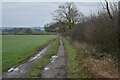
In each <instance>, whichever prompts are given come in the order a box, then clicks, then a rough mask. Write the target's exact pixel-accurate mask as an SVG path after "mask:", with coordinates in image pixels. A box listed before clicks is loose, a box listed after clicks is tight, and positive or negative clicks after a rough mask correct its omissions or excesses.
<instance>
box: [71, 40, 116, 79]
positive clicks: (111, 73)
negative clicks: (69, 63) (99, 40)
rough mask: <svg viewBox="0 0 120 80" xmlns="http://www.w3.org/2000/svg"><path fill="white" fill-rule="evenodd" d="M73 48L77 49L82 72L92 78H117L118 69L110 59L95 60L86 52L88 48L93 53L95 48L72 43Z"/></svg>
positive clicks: (84, 44)
mask: <svg viewBox="0 0 120 80" xmlns="http://www.w3.org/2000/svg"><path fill="white" fill-rule="evenodd" d="M73 46H74V47H75V48H76V49H78V59H80V60H79V63H80V64H82V70H83V71H85V72H86V74H87V75H89V77H92V78H118V68H117V66H116V65H115V62H114V60H113V59H112V58H111V57H105V58H103V59H95V58H93V57H92V56H90V55H89V54H87V53H89V52H86V51H87V50H86V49H88V47H90V48H91V49H92V51H93V52H94V51H95V48H94V47H92V46H88V45H87V44H86V43H79V42H77V41H75V42H73Z"/></svg>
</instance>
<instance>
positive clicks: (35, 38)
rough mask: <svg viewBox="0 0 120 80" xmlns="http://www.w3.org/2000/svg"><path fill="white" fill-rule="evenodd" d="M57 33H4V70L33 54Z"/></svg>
mask: <svg viewBox="0 0 120 80" xmlns="http://www.w3.org/2000/svg"><path fill="white" fill-rule="evenodd" d="M56 37H57V35H3V36H2V53H3V54H2V67H3V69H2V70H3V72H4V71H6V70H7V69H9V68H10V67H12V66H14V65H18V64H20V63H21V62H23V61H25V60H26V59H28V58H29V57H30V56H33V55H34V54H35V53H36V52H37V50H38V49H42V48H43V47H44V46H45V45H47V44H49V42H50V41H51V40H52V39H55V38H56Z"/></svg>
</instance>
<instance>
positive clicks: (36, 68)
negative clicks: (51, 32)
mask: <svg viewBox="0 0 120 80" xmlns="http://www.w3.org/2000/svg"><path fill="white" fill-rule="evenodd" d="M58 47H59V38H57V39H56V40H55V42H54V43H53V45H52V47H51V48H50V49H49V50H48V52H47V54H46V55H45V56H43V57H42V58H41V59H39V60H38V61H37V62H36V63H34V64H33V69H32V70H31V71H30V72H29V73H28V75H27V77H32V78H37V77H40V75H41V71H42V69H43V68H44V67H45V65H47V64H48V63H49V62H50V58H51V56H53V55H55V54H56V53H57V51H58Z"/></svg>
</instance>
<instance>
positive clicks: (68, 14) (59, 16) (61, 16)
mask: <svg viewBox="0 0 120 80" xmlns="http://www.w3.org/2000/svg"><path fill="white" fill-rule="evenodd" d="M81 16H83V15H82V13H79V11H78V10H77V8H76V6H75V5H74V3H65V4H63V5H60V6H59V7H58V9H57V10H56V11H54V13H53V17H54V20H56V21H57V22H60V23H62V24H64V25H66V26H65V27H66V28H67V29H72V27H73V25H74V24H76V23H78V22H79V21H80V17H81Z"/></svg>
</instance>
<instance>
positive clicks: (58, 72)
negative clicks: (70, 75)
mask: <svg viewBox="0 0 120 80" xmlns="http://www.w3.org/2000/svg"><path fill="white" fill-rule="evenodd" d="M55 56H56V58H54V60H51V62H50V63H49V64H48V65H47V66H46V67H45V68H44V70H43V71H42V73H41V78H66V57H65V50H64V46H63V43H62V40H60V46H59V49H58V53H57V55H55Z"/></svg>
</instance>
